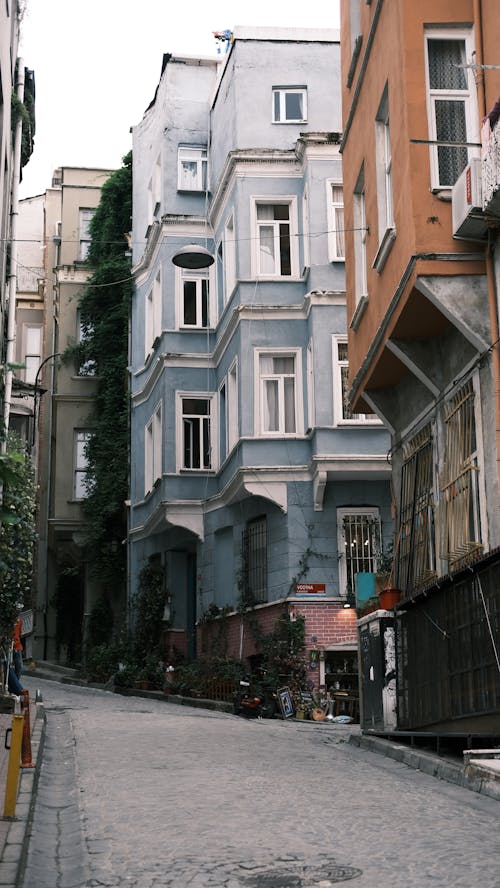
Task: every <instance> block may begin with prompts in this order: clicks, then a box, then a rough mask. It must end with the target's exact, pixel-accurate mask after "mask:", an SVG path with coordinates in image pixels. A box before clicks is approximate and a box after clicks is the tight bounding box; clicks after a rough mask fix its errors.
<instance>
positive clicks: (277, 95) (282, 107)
mask: <svg viewBox="0 0 500 888" xmlns="http://www.w3.org/2000/svg"><path fill="white" fill-rule="evenodd" d="M288 95H300V96H302V111H303V114H302V117H287V116H286V97H287V96H288ZM271 113H272V118H271V119H272V122H273V123H280V124H283V123H306V122H307V86H273V92H272V112H271Z"/></svg>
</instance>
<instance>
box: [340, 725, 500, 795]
mask: <svg viewBox="0 0 500 888" xmlns="http://www.w3.org/2000/svg"><path fill="white" fill-rule="evenodd" d="M349 743H352V744H353V745H354V746H358V747H359V748H360V749H366V750H368V751H369V752H375V753H377V754H378V755H383V756H386V757H387V758H392V759H395V760H396V761H398V762H403V763H404V764H405V765H407V766H408V767H409V768H413V769H414V770H416V771H422V772H423V773H424V774H428V775H429V776H430V777H437V779H438V780H444V781H446V782H447V783H453V784H454V785H455V786H462V787H463V788H464V789H469V790H472V791H473V792H477V793H481V794H482V795H486V796H489V797H490V798H492V799H495V800H496V801H500V779H499V777H498V775H496V774H494V773H493V772H492V771H491V770H488V768H486V767H481V766H478V765H471V764H469V765H466V766H465V767H464V766H463V765H460V764H455V763H454V762H450V761H447V760H446V759H443V760H441V759H439V758H437V757H436V756H435V755H430V754H429V753H426V752H424V751H423V750H414V749H408V747H406V746H402V745H401V744H400V743H394V742H391V741H390V740H384V739H383V738H382V737H367V736H366V735H364V734H351V736H350V737H349Z"/></svg>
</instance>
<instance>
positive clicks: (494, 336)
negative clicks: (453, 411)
mask: <svg viewBox="0 0 500 888" xmlns="http://www.w3.org/2000/svg"><path fill="white" fill-rule="evenodd" d="M494 252H495V247H494V243H493V242H492V232H489V233H488V246H487V248H486V280H487V283H488V303H489V309H490V324H491V342H492V348H491V355H492V360H493V387H494V402H495V442H496V461H497V478H498V486H499V491H500V342H499V337H500V334H499V323H498V294H497V285H496V279H495V264H494Z"/></svg>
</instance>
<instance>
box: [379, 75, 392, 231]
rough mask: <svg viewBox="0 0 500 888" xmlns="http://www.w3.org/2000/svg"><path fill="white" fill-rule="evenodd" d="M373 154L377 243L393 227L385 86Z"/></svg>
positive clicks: (390, 159) (389, 142) (390, 158)
mask: <svg viewBox="0 0 500 888" xmlns="http://www.w3.org/2000/svg"><path fill="white" fill-rule="evenodd" d="M375 155H376V166H377V207H378V237H379V243H381V242H382V241H383V239H384V237H385V236H386V232H387V231H389V230H392V229H393V228H394V194H393V185H392V151H391V131H390V124H389V95H388V90H387V86H386V87H385V89H384V94H383V96H382V99H381V102H380V105H379V108H378V111H377V116H376V118H375Z"/></svg>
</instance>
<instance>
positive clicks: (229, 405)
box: [226, 358, 240, 454]
mask: <svg viewBox="0 0 500 888" xmlns="http://www.w3.org/2000/svg"><path fill="white" fill-rule="evenodd" d="M238 403H239V399H238V360H237V358H235V359H234V361H233V363H232V364H231V366H230V367H229V370H228V374H227V389H226V409H227V421H226V436H227V453H228V454H229V453H231V451H232V450H233V448H234V447H235V446H236V444H237V443H238V441H239V437H240V435H239V411H238Z"/></svg>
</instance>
